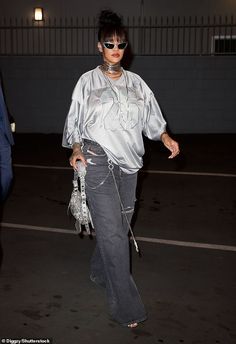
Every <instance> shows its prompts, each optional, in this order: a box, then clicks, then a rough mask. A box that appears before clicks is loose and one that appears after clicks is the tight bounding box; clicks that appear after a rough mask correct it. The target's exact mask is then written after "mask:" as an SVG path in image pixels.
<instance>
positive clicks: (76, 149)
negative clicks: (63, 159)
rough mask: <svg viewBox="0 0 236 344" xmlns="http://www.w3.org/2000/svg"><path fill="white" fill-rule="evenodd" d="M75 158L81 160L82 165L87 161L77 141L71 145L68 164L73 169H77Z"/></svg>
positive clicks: (85, 164)
mask: <svg viewBox="0 0 236 344" xmlns="http://www.w3.org/2000/svg"><path fill="white" fill-rule="evenodd" d="M77 160H81V161H82V163H83V164H84V166H87V161H86V159H85V156H84V154H83V152H82V150H81V147H80V145H79V144H78V143H76V144H74V145H73V152H72V154H71V156H70V159H69V161H70V165H71V166H72V167H73V169H74V170H77Z"/></svg>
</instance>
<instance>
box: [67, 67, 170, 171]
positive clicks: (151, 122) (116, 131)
mask: <svg viewBox="0 0 236 344" xmlns="http://www.w3.org/2000/svg"><path fill="white" fill-rule="evenodd" d="M165 130H166V121H165V120H164V118H163V115H162V113H161V110H160V107H159V105H158V103H157V101H156V99H155V97H154V94H153V92H152V91H151V90H150V88H149V87H148V86H147V84H146V83H145V82H144V81H143V80H142V79H141V77H140V76H138V75H137V74H135V73H132V72H130V71H125V70H123V74H122V76H121V77H120V78H119V79H118V80H112V79H110V78H109V79H108V77H106V76H105V75H104V74H103V72H102V71H101V69H100V67H99V66H98V67H96V68H95V69H93V70H91V71H89V72H87V73H85V74H83V75H82V76H81V77H80V79H79V80H78V82H77V84H76V86H75V89H74V92H73V95H72V102H71V106H70V110H69V113H68V115H67V118H66V122H65V126H64V132H63V140H62V145H63V147H67V148H72V146H73V144H74V143H80V144H81V145H82V143H83V139H89V140H92V141H95V142H97V143H98V144H100V145H101V146H102V148H103V149H104V151H105V152H106V154H107V156H108V158H109V159H111V161H112V162H113V163H114V164H117V165H119V166H120V168H121V169H122V170H123V171H124V172H125V173H135V172H137V171H138V170H139V169H140V168H141V167H142V164H143V162H142V156H143V154H144V145H143V138H142V134H144V135H145V136H147V137H148V138H149V139H151V140H160V136H161V134H162V133H163V132H164V131H165Z"/></svg>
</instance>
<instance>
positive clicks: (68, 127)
mask: <svg viewBox="0 0 236 344" xmlns="http://www.w3.org/2000/svg"><path fill="white" fill-rule="evenodd" d="M82 102H83V98H82V85H81V80H79V81H78V83H77V85H76V87H75V89H74V91H73V95H72V102H71V105H70V109H69V112H68V115H67V117H66V121H65V125H64V130H63V137H62V146H63V147H66V148H72V146H73V144H74V143H80V144H81V143H82V127H83V107H82Z"/></svg>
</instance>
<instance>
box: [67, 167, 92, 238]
mask: <svg viewBox="0 0 236 344" xmlns="http://www.w3.org/2000/svg"><path fill="white" fill-rule="evenodd" d="M85 175H86V167H85V166H84V164H83V163H82V162H81V161H78V162H77V169H76V170H74V179H73V181H72V183H73V190H72V193H71V197H70V202H69V205H68V211H69V210H70V212H71V214H72V215H73V216H74V218H75V220H76V221H75V228H76V232H78V233H81V232H82V229H81V226H82V225H84V226H85V229H86V232H87V233H88V234H89V235H90V234H91V231H90V224H91V226H92V228H94V226H93V221H92V217H91V214H90V211H89V208H88V206H87V202H86V193H85ZM78 179H79V180H80V190H79V188H78Z"/></svg>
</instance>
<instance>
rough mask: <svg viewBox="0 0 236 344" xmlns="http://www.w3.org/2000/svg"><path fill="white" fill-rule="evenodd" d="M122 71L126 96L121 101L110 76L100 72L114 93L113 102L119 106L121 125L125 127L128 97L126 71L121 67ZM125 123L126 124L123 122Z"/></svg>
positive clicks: (127, 114)
mask: <svg viewBox="0 0 236 344" xmlns="http://www.w3.org/2000/svg"><path fill="white" fill-rule="evenodd" d="M122 73H123V75H124V80H125V88H126V97H125V100H124V101H122V99H121V95H120V93H119V92H118V91H116V89H117V88H116V89H115V88H114V85H113V84H112V82H111V80H110V78H109V77H108V76H107V75H106V74H105V73H102V74H103V75H104V78H105V79H106V81H107V83H108V85H109V86H110V88H111V90H112V93H113V94H114V95H115V103H117V105H118V107H119V116H120V117H121V118H122V123H123V127H126V125H127V122H128V118H129V115H130V114H129V112H130V109H129V101H128V97H129V89H128V85H127V75H126V72H125V71H124V70H123V69H122ZM124 123H126V124H124Z"/></svg>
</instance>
